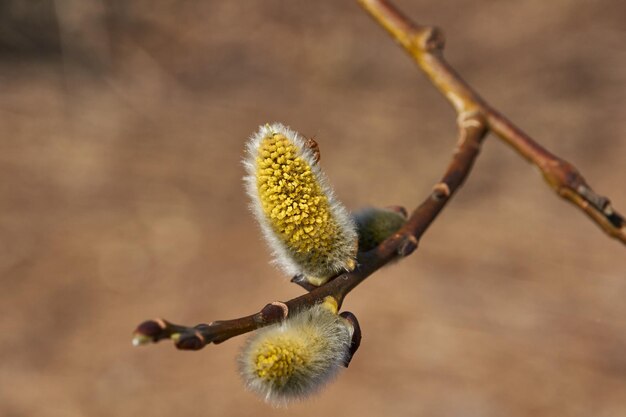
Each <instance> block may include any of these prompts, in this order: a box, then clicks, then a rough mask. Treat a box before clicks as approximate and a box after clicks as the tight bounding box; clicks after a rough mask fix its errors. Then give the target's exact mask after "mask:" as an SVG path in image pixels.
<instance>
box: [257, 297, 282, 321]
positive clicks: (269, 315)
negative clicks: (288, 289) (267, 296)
mask: <svg viewBox="0 0 626 417" xmlns="http://www.w3.org/2000/svg"><path fill="white" fill-rule="evenodd" d="M288 315H289V307H287V304H285V303H282V302H280V301H273V302H271V303H269V304H267V305H266V306H265V307H263V309H262V310H261V313H260V317H259V321H260V324H266V323H273V322H277V321H281V320H284V319H286V318H287V316H288Z"/></svg>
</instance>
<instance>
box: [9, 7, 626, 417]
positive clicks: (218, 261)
mask: <svg viewBox="0 0 626 417" xmlns="http://www.w3.org/2000/svg"><path fill="white" fill-rule="evenodd" d="M397 3H398V5H399V6H401V7H402V8H403V9H404V10H405V11H406V12H407V13H408V14H409V15H411V16H413V17H414V18H415V19H417V20H419V21H420V22H424V23H433V24H437V25H439V26H441V27H443V28H444V30H445V32H446V35H447V38H448V47H447V50H446V55H447V57H448V59H449V61H450V62H451V63H452V64H453V65H455V66H456V67H457V68H458V70H459V71H460V72H461V73H462V74H463V75H464V77H465V78H466V79H467V80H469V81H470V82H471V83H472V84H473V85H474V86H475V87H476V88H478V90H479V91H480V92H482V94H483V95H484V96H485V97H486V98H487V99H488V100H490V101H491V102H492V103H493V104H494V105H495V106H496V107H499V108H500V109H501V110H502V111H503V112H505V113H506V114H507V115H509V116H510V117H511V118H512V119H513V120H514V121H516V123H518V124H520V125H521V126H522V127H523V128H524V129H525V130H526V131H528V132H529V133H530V134H531V135H533V136H535V137H536V138H537V139H538V140H539V141H540V142H541V143H543V144H544V145H546V146H547V147H548V148H549V149H551V150H553V151H554V152H556V153H557V154H559V155H561V156H562V157H564V158H566V159H568V160H570V161H571V162H573V163H575V164H576V165H577V166H578V167H579V168H580V169H581V170H582V172H583V173H584V174H585V176H586V177H587V179H588V180H589V181H590V183H591V184H592V185H593V186H594V187H595V188H596V190H597V191H599V192H600V193H606V194H608V195H609V196H610V197H611V198H612V200H613V202H614V203H615V206H616V207H618V208H620V209H622V212H623V211H624V210H626V191H625V190H626V188H625V186H624V183H625V179H626V163H625V162H624V161H625V158H626V130H625V127H624V108H626V72H625V71H624V68H625V66H626V49H625V48H624V41H625V40H626V39H625V36H624V33H625V32H624V30H625V27H624V21H623V19H622V17H623V16H624V14H625V13H626V4H625V3H623V2H620V1H617V0H615V1H609V0H603V1H595V2H591V1H586V0H567V1H566V0H553V1H549V2H546V1H540V0H518V1H487V0H483V1H478V0H475V1H470V0H455V1H446V2H437V1H426V0H398V2H397ZM454 117H455V115H454V113H453V111H452V110H451V108H450V107H449V106H448V104H447V103H446V102H445V101H444V100H443V99H442V97H441V96H440V95H439V93H437V92H436V91H435V90H434V88H433V87H432V86H431V85H430V84H429V83H428V82H427V81H426V80H425V78H424V76H423V75H422V74H420V73H419V72H418V70H417V69H416V67H415V66H414V64H413V63H412V62H411V61H410V60H409V59H408V58H407V57H406V56H405V55H404V53H403V52H402V51H401V50H400V49H399V48H398V47H397V46H396V45H395V44H394V43H393V42H392V41H391V40H390V38H388V36H387V35H386V34H385V33H383V31H382V30H381V29H380V28H379V27H378V26H377V25H376V24H375V23H374V22H373V21H371V20H370V18H369V17H368V16H366V15H365V13H364V12H363V11H361V10H360V9H359V8H358V7H357V5H356V3H355V2H354V1H325V2H314V1H305V0H300V1H295V0H292V1H284V0H283V1H279V0H256V1H253V0H248V1H174V0H162V1H156V2H155V1H147V0H137V1H126V0H106V1H105V0H57V1H53V0H39V1H34V0H33V1H25V0H22V1H19V0H2V2H0V173H1V174H0V175H1V177H0V178H1V179H0V279H1V281H0V283H1V284H0V285H1V287H0V288H1V290H0V334H2V338H1V341H0V363H1V365H0V415H2V416H4V417H23V416H24V417H25V416H35V415H36V416H44V417H48V416H50V417H57V416H58V417H74V416H90V417H98V416H102V417H105V416H106V417H109V416H120V417H125V416H138V415H144V416H145V415H149V416H153V417H159V416H171V415H184V416H187V417H195V416H211V415H223V416H252V415H254V416H286V415H299V416H320V415H340V416H344V417H349V416H359V417H363V416H379V415H392V416H462V417H472V416H489V417H490V416H511V417H515V416H591V415H593V416H598V417H614V416H624V415H626V354H625V352H626V319H625V317H626V303H625V301H624V300H625V299H626V256H625V251H624V247H623V246H621V245H620V244H618V243H617V242H616V241H613V240H611V239H609V238H607V237H606V236H605V235H604V234H603V233H602V232H600V231H599V229H598V228H597V227H596V226H595V225H593V224H592V223H591V222H590V221H588V220H587V219H586V218H585V217H584V216H583V215H582V214H581V213H580V212H579V211H577V210H576V209H574V208H572V207H571V206H569V205H567V204H566V203H564V202H563V201H561V200H559V199H557V198H556V197H555V196H554V195H553V194H552V192H551V191H550V190H549V189H548V188H547V187H546V185H545V184H544V183H543V182H542V180H541V179H540V177H539V175H538V174H537V171H536V170H535V169H534V168H532V167H531V166H530V165H528V164H527V163H525V162H524V161H523V160H521V159H520V158H519V157H518V156H517V155H515V154H514V153H513V152H512V151H511V150H510V149H508V148H507V147H506V146H505V145H503V144H502V143H500V142H499V141H498V140H496V139H495V138H490V139H488V141H487V142H486V144H485V147H484V151H483V154H482V156H481V158H480V159H479V161H478V163H477V165H476V167H475V171H474V172H473V175H472V176H471V177H470V179H469V182H468V183H467V185H466V186H465V188H464V189H463V190H462V191H461V192H460V194H459V195H458V196H457V198H456V199H455V200H454V201H453V202H452V203H451V204H450V206H449V207H448V208H447V209H446V210H445V212H444V213H443V214H442V215H441V216H440V218H439V219H438V220H437V222H436V223H435V224H434V225H433V227H432V228H431V230H429V232H428V233H427V234H426V235H425V236H424V238H423V240H422V243H421V246H420V249H419V251H418V252H416V253H415V254H414V255H413V256H412V257H410V258H409V259H407V260H405V261H403V262H401V263H399V264H397V265H394V266H391V267H389V268H387V269H385V270H383V271H381V272H380V273H378V274H376V275H375V276H373V277H372V278H371V279H370V280H368V281H367V282H366V283H365V284H364V285H362V286H361V287H359V288H358V289H357V290H356V291H355V292H354V293H352V294H351V296H350V297H349V298H348V300H347V301H346V303H345V305H344V306H345V308H346V309H348V310H351V311H353V312H355V313H356V314H357V315H358V317H359V319H360V321H361V325H362V327H363V331H364V339H363V344H362V347H361V350H360V351H359V352H358V354H357V356H356V357H355V360H354V361H353V362H352V365H351V367H350V369H349V370H347V371H346V372H343V373H342V374H341V375H340V376H339V378H338V379H337V380H336V381H334V382H333V383H332V384H331V385H329V386H328V387H327V388H326V389H325V390H324V391H323V392H322V393H321V394H320V395H319V396H317V397H315V398H313V399H311V400H309V401H306V402H304V403H301V404H295V405H293V406H292V407H290V408H289V409H288V410H282V409H272V408H271V407H269V406H267V405H265V404H263V403H262V402H260V401H259V400H258V399H257V398H256V397H254V396H253V395H252V394H250V393H247V392H245V391H244V389H243V388H242V384H241V382H240V381H239V377H238V375H237V372H236V365H235V357H236V355H237V352H238V348H239V346H240V345H241V343H242V341H243V339H242V338H240V339H233V340H231V341H228V342H226V343H224V344H222V345H218V346H209V347H207V348H205V349H204V350H202V351H200V352H195V353H187V352H179V351H176V350H175V349H174V348H173V347H172V346H171V345H170V344H168V343H162V344H159V345H156V346H149V347H146V348H141V349H137V348H132V347H131V345H130V338H131V332H132V330H133V328H134V327H135V326H136V325H137V324H138V323H139V322H141V321H143V320H144V319H148V318H153V317H156V316H161V317H165V318H168V319H170V320H172V321H175V322H181V323H189V324H195V323H199V322H206V321H211V320H216V319H225V318H232V317H236V316H240V315H244V314H248V313H251V312H253V311H255V310H257V309H258V308H260V307H261V306H263V305H264V304H265V303H266V302H268V301H271V300H275V299H279V300H284V299H288V298H292V297H294V296H296V295H298V294H300V293H301V291H300V289H299V288H297V287H295V286H293V285H291V284H289V283H288V281H287V278H286V277H283V276H281V273H280V272H279V271H277V270H275V269H274V268H273V267H272V266H271V265H269V264H268V260H269V256H268V250H267V249H266V247H265V245H264V243H263V241H262V240H261V238H260V233H259V231H258V229H257V227H256V225H255V224H254V222H253V219H252V218H251V216H250V215H249V214H248V210H247V203H248V202H247V199H246V196H245V195H244V192H243V188H242V181H241V177H242V175H243V169H242V166H241V163H240V160H241V158H242V153H243V146H244V141H245V139H246V137H247V136H249V135H250V134H251V133H252V132H253V131H254V130H255V129H256V128H257V126H258V125H259V124H262V123H265V122H268V121H269V122H271V121H281V122H283V123H286V124H288V125H290V126H292V127H293V128H294V129H296V130H299V131H300V132H302V133H304V134H306V135H315V136H316V138H317V139H318V141H319V143H320V146H321V150H322V166H323V168H324V169H325V171H326V172H327V174H328V176H329V177H330V179H331V181H332V183H333V185H334V187H335V189H336V191H337V194H338V196H339V197H340V198H341V199H342V200H343V201H344V202H345V203H346V205H347V206H348V207H350V208H352V209H356V208H359V207H362V206H365V205H380V206H382V205H388V204H403V205H406V206H408V207H412V206H414V205H415V204H416V203H417V202H419V201H420V200H421V199H422V198H423V197H424V196H425V195H426V194H427V193H428V192H429V190H430V189H431V187H432V185H433V184H434V183H435V181H436V180H437V179H438V177H439V175H440V174H441V173H442V172H443V169H444V166H445V164H446V163H447V161H448V159H449V157H450V154H451V150H452V148H453V146H454V143H455V141H456V138H455V124H454Z"/></svg>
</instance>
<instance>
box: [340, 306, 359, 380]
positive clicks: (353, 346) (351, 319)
mask: <svg viewBox="0 0 626 417" xmlns="http://www.w3.org/2000/svg"><path fill="white" fill-rule="evenodd" d="M339 315H340V316H341V317H343V318H344V319H346V320H347V321H348V323H350V325H351V326H352V329H353V330H352V342H351V343H350V350H349V352H348V357H347V358H346V360H345V362H344V366H345V367H346V368H347V367H348V365H350V361H352V357H353V356H354V354H355V353H356V351H357V350H358V349H359V346H361V326H359V321H358V320H357V319H356V316H355V315H354V314H352V313H351V312H349V311H344V312H342V313H340V314H339Z"/></svg>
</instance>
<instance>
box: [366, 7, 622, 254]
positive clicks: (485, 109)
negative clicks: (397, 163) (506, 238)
mask: <svg viewBox="0 0 626 417" xmlns="http://www.w3.org/2000/svg"><path fill="white" fill-rule="evenodd" d="M357 1H358V2H359V3H360V4H361V6H362V7H363V8H364V9H365V10H367V11H368V12H369V13H370V15H371V16H372V17H373V18H374V20H376V22H378V23H379V24H380V25H381V26H383V27H384V28H385V29H386V30H387V31H388V32H389V34H390V35H391V36H392V37H393V38H394V39H395V40H396V41H397V42H398V43H399V44H400V45H401V46H402V47H403V48H404V49H405V50H406V51H407V52H408V53H409V55H410V56H411V57H412V58H413V59H414V60H415V61H416V62H417V64H418V65H419V67H420V68H421V69H422V70H423V71H424V72H425V73H426V75H427V76H428V78H429V79H430V80H431V81H432V83H433V84H434V85H435V87H437V89H439V91H440V92H441V93H442V94H443V95H444V96H445V97H446V98H447V99H448V101H449V102H450V103H451V104H452V106H453V107H454V108H455V110H456V111H457V113H459V114H461V113H463V112H467V111H477V112H479V113H480V114H482V115H483V117H484V118H485V119H486V121H487V126H488V128H489V129H490V130H491V131H493V132H494V133H495V134H496V135H498V136H499V137H500V139H502V140H503V141H504V142H506V143H507V144H509V145H510V146H511V147H512V148H513V149H514V150H515V151H516V152H517V153H518V154H520V155H521V156H523V157H524V158H525V159H526V160H528V161H529V162H531V163H532V164H534V165H535V166H537V167H538V168H539V169H540V170H541V173H542V174H543V177H544V179H545V180H546V182H547V183H548V184H549V185H550V187H552V189H553V190H554V191H555V192H556V193H557V194H558V195H559V196H561V197H562V198H564V199H565V200H567V201H569V202H571V203H572V204H574V205H575V206H577V207H578V208H580V209H581V210H582V211H583V212H584V213H585V214H587V215H588V216H589V217H590V218H591V219H592V220H593V221H594V222H595V223H596V224H597V225H598V226H600V227H601V228H602V230H604V231H605V232H606V233H607V234H608V235H609V236H612V237H614V238H615V239H617V240H619V241H621V242H622V243H624V244H626V219H624V216H622V215H621V214H619V213H618V212H616V211H615V210H614V209H613V207H612V206H611V202H610V200H609V199H608V198H607V197H604V196H601V195H599V194H597V193H596V192H594V191H593V189H592V188H591V187H590V186H589V185H588V184H587V182H586V181H585V179H584V178H583V176H582V175H581V173H580V172H579V171H578V169H576V167H574V166H573V165H572V164H570V163H569V162H567V161H565V160H563V159H561V158H559V157H558V156H556V155H553V154H552V153H551V152H549V151H548V150H546V149H545V148H543V147H542V146H541V145H539V144H538V143H537V142H535V141H534V140H533V139H531V138H530V136H528V135H527V134H526V133H524V132H523V131H522V130H521V129H520V128H518V127H517V126H515V125H514V124H513V123H512V122H511V121H510V120H508V119H507V118H506V117H505V116H503V115H502V114H501V113H499V112H498V111H497V110H495V109H494V108H493V107H491V106H490V105H489V104H488V103H487V102H486V101H485V100H484V99H483V98H482V97H480V96H479V95H478V93H477V92H476V91H475V90H474V89H473V88H472V87H470V86H469V85H468V84H467V83H466V82H465V81H464V80H463V79H462V78H461V77H460V76H459V74H457V72H456V71H455V70H454V69H453V68H452V67H451V66H450V65H449V64H448V63H447V62H446V60H445V59H444V57H443V53H442V51H443V46H444V37H443V34H442V32H441V31H440V30H439V29H438V28H436V27H432V26H421V25H418V24H415V23H413V22H411V21H410V20H409V19H408V18H407V17H406V16H404V15H403V14H402V13H401V12H400V11H398V10H397V9H396V8H395V7H394V6H393V5H391V3H389V2H388V1H386V0H357Z"/></svg>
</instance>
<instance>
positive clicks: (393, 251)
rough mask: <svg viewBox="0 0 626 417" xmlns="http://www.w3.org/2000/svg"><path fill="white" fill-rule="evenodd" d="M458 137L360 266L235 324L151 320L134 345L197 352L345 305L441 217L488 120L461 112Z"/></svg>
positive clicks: (467, 168)
mask: <svg viewBox="0 0 626 417" xmlns="http://www.w3.org/2000/svg"><path fill="white" fill-rule="evenodd" d="M458 124H459V139H458V143H457V147H456V149H455V150H454V154H453V156H452V161H451V162H450V164H449V165H448V168H447V169H446V172H445V173H444V175H443V177H442V179H441V181H439V182H438V183H437V184H436V185H435V186H434V187H433V191H432V192H431V193H430V195H429V196H428V197H427V198H426V199H425V200H424V201H423V202H422V204H420V205H419V206H418V207H417V208H416V209H415V210H414V211H413V213H412V214H411V216H410V217H409V219H408V220H407V222H406V223H405V225H404V226H403V227H402V228H401V229H400V230H398V232H396V233H395V234H394V235H392V236H390V237H389V238H388V239H387V240H385V241H384V242H383V243H381V244H380V245H379V246H378V247H377V248H375V249H373V250H371V251H369V252H365V253H362V254H360V255H359V259H358V266H357V268H356V269H355V270H354V271H352V272H347V273H344V274H342V275H339V276H337V277H336V278H334V279H333V280H331V281H329V282H328V283H326V284H324V285H322V286H321V287H318V288H316V289H314V290H312V291H311V292H309V293H307V294H304V295H301V296H300V297H297V298H294V299H292V300H289V301H286V302H284V303H283V302H279V301H275V302H273V303H269V304H267V305H266V306H265V307H263V309H261V311H259V312H257V313H255V314H252V315H249V316H245V317H241V318H238V319H233V320H224V321H214V322H211V323H209V324H199V325H197V326H194V327H187V326H181V325H177V324H173V323H170V322H168V321H166V320H163V319H155V320H148V321H145V322H143V323H142V324H140V325H139V326H138V327H137V329H136V330H135V333H134V338H133V344H135V345H143V344H147V343H153V342H158V341H160V340H164V339H171V340H173V341H174V343H175V345H176V347H177V348H178V349H182V350H199V349H202V348H203V347H204V346H206V345H207V344H210V343H215V344H217V343H221V342H223V341H225V340H228V339H230V338H231V337H234V336H238V335H241V334H244V333H248V332H251V331H253V330H256V329H258V328H260V327H263V326H267V325H269V324H272V323H276V322H279V321H281V320H284V319H285V318H287V317H289V314H290V313H291V312H293V311H298V310H300V309H302V308H304V307H306V306H311V305H313V304H316V303H319V302H321V301H322V300H323V299H324V298H326V297H328V296H332V297H334V298H335V299H336V300H337V302H338V305H339V306H341V304H342V302H343V300H344V298H345V297H346V295H347V294H348V293H349V292H350V291H352V290H353V289H354V288H356V287H357V286H358V285H359V284H360V283H362V282H363V281H364V280H365V279H367V278H368V277H369V276H370V275H372V274H373V273H374V272H375V271H376V270H378V269H379V268H381V267H382V266H384V265H386V264H387V263H389V262H390V261H392V260H393V259H395V258H397V257H404V256H408V255H410V254H411V253H412V252H413V251H414V250H415V249H417V246H418V242H419V240H420V238H421V237H422V235H423V234H424V233H425V232H426V230H427V229H428V227H429V226H430V225H431V223H432V222H433V220H435V218H436V217H437V215H439V213H440V212H441V210H442V209H443V208H444V206H445V205H446V204H447V203H448V201H449V200H450V198H451V197H452V196H453V195H454V193H455V192H456V191H457V190H458V189H459V188H460V187H461V185H462V184H463V182H464V180H465V178H466V177H467V176H468V174H469V173H470V170H471V168H472V166H473V164H474V160H475V159H476V157H477V156H478V153H479V152H480V146H481V143H482V141H483V139H484V137H485V135H486V134H487V128H486V121H485V120H484V119H483V118H482V117H481V116H480V115H478V114H475V113H463V114H462V115H461V116H460V117H459V120H458Z"/></svg>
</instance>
